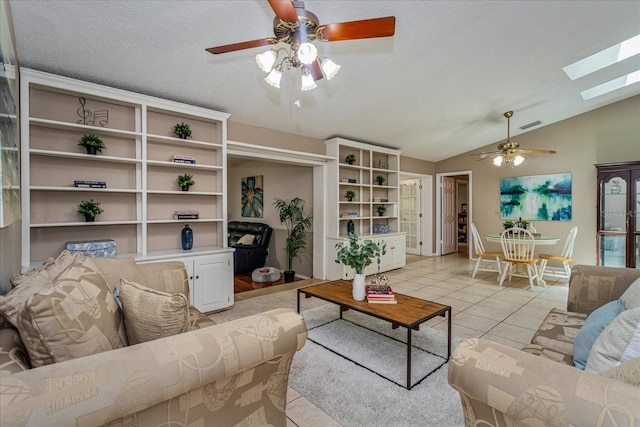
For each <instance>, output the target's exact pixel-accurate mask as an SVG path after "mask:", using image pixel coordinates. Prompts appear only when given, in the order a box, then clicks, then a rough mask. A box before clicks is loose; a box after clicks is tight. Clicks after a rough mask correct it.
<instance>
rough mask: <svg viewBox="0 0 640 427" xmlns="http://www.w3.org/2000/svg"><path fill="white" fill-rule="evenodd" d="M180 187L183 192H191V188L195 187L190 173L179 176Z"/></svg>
mask: <svg viewBox="0 0 640 427" xmlns="http://www.w3.org/2000/svg"><path fill="white" fill-rule="evenodd" d="M177 181H178V186H179V187H180V188H182V191H189V187H191V186H192V185H194V184H195V183H196V182H195V181H194V180H193V175H189V174H188V173H185V174H182V175H178V179H177Z"/></svg>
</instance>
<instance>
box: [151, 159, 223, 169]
mask: <svg viewBox="0 0 640 427" xmlns="http://www.w3.org/2000/svg"><path fill="white" fill-rule="evenodd" d="M147 165H149V166H160V167H169V168H183V169H184V168H188V169H203V170H222V169H223V168H222V166H214V165H203V164H198V163H195V164H194V163H177V162H169V161H162V160H147Z"/></svg>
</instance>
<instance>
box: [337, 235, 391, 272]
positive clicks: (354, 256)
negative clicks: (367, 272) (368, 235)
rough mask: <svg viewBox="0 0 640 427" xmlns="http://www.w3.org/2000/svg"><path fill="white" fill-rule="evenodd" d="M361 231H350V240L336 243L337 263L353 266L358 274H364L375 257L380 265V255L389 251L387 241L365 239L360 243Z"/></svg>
mask: <svg viewBox="0 0 640 427" xmlns="http://www.w3.org/2000/svg"><path fill="white" fill-rule="evenodd" d="M359 237H360V234H359V233H349V242H348V243H345V242H340V243H337V244H336V250H337V253H336V258H337V259H336V260H335V261H336V263H337V264H340V263H342V264H344V265H346V266H348V267H351V268H353V269H354V270H355V271H356V274H362V272H363V271H364V269H365V267H367V266H368V265H370V264H371V263H373V260H374V259H375V260H376V261H377V263H378V265H380V257H381V256H382V255H385V254H386V253H387V243H386V242H385V241H384V240H383V241H382V243H381V244H377V243H374V242H373V241H372V240H369V239H365V240H363V241H362V243H360V241H359V239H358V238H359Z"/></svg>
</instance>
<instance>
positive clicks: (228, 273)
mask: <svg viewBox="0 0 640 427" xmlns="http://www.w3.org/2000/svg"><path fill="white" fill-rule="evenodd" d="M192 295H193V305H194V306H195V307H196V308H197V309H198V310H200V311H201V312H203V313H207V312H210V311H214V310H219V309H221V308H225V307H229V306H231V305H233V254H232V253H223V254H216V255H210V256H203V257H197V258H194V259H193V292H192Z"/></svg>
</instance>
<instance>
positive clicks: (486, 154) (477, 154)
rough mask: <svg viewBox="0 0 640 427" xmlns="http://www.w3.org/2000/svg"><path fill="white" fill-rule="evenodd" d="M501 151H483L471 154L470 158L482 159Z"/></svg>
mask: <svg viewBox="0 0 640 427" xmlns="http://www.w3.org/2000/svg"><path fill="white" fill-rule="evenodd" d="M500 153H502V151H485V152H483V153H471V154H469V155H470V156H481V157H482V158H483V159H484V158H486V157H489V156H491V155H495V154H500Z"/></svg>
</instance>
